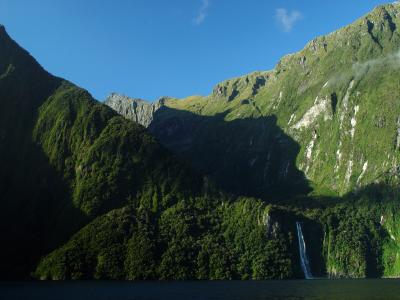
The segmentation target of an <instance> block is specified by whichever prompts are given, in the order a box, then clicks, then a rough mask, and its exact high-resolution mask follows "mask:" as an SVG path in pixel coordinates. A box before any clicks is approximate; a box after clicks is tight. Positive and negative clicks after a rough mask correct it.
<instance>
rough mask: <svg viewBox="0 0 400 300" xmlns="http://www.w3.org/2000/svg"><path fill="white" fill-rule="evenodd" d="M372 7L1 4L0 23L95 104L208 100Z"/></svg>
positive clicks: (223, 1)
mask: <svg viewBox="0 0 400 300" xmlns="http://www.w3.org/2000/svg"><path fill="white" fill-rule="evenodd" d="M383 3H387V1H378V0H362V1H360V0H335V1H321V0H301V1H300V0H297V1H296V0H281V1H278V0H34V1H33V0H32V1H30V0H0V24H3V25H4V26H5V27H6V29H7V32H8V33H9V34H10V35H11V37H12V38H13V39H14V40H16V41H17V42H18V43H19V44H20V45H21V46H22V47H24V48H25V49H26V50H28V51H29V52H30V53H31V54H32V55H33V56H34V57H35V58H36V59H37V60H38V61H39V63H40V64H41V65H42V66H43V67H44V68H45V69H47V70H48V71H49V72H51V73H53V74H54V75H57V76H60V77H63V78H65V79H67V80H69V81H72V82H73V83H75V84H77V85H79V86H81V87H83V88H85V89H87V90H88V91H89V92H90V93H91V94H92V95H93V96H94V97H95V98H96V99H98V100H100V101H102V100H104V99H105V98H106V97H107V96H108V95H109V94H110V93H111V92H117V93H121V94H124V95H127V96H130V97H134V98H142V99H146V100H149V101H154V100H156V99H158V98H159V97H162V96H171V97H177V98H183V97H186V96H190V95H208V94H209V93H210V92H211V91H212V88H213V87H214V85H216V84H217V83H218V82H221V81H223V80H226V79H229V78H232V77H237V76H241V75H244V74H247V73H250V72H253V71H260V70H270V69H272V68H274V66H275V65H276V63H277V62H278V61H279V59H280V58H281V57H282V56H284V55H286V54H289V53H293V52H296V51H299V50H301V49H302V48H303V47H304V45H305V44H306V43H307V42H308V41H310V40H312V39H313V38H315V37H317V36H320V35H323V34H327V33H330V32H332V31H334V30H336V29H339V28H340V27H342V26H345V25H347V24H349V23H351V22H353V21H354V20H356V19H357V18H359V17H361V16H362V15H364V14H366V13H367V12H369V11H370V10H372V9H373V8H374V7H375V6H377V5H379V4H383Z"/></svg>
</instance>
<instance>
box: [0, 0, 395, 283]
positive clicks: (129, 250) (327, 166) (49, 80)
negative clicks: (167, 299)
mask: <svg viewBox="0 0 400 300" xmlns="http://www.w3.org/2000/svg"><path fill="white" fill-rule="evenodd" d="M399 11H400V5H399V4H389V5H385V6H380V7H378V8H377V9H375V10H374V11H373V12H371V13H370V14H368V15H367V16H365V17H363V18H361V19H360V20H358V21H356V22H355V23H354V24H351V25H349V26H348V27H346V28H343V29H341V30H339V31H337V32H335V33H333V34H331V35H328V36H326V37H320V38H318V39H316V40H314V41H312V42H311V43H309V44H308V45H307V46H306V47H305V49H303V50H302V51H301V52H299V53H297V54H293V55H290V56H287V57H285V58H283V59H282V60H281V61H280V62H279V64H278V65H277V66H276V68H275V69H274V70H272V71H268V72H256V73H253V74H249V75H247V76H244V77H241V78H237V79H232V80H228V81H226V82H223V83H221V84H219V85H217V86H216V87H215V89H214V90H213V93H212V94H211V95H210V96H208V97H199V96H196V97H190V98H187V99H182V100H178V99H172V98H168V97H163V98H162V99H160V100H159V101H158V102H156V103H154V104H147V103H146V102H144V101H143V100H139V99H130V98H128V97H125V96H119V95H116V94H114V95H112V96H111V97H110V98H109V99H108V101H107V104H108V105H109V106H112V107H113V108H115V109H117V110H118V111H119V112H120V113H121V114H125V115H126V116H127V117H129V118H131V119H133V120H127V118H124V117H122V116H120V115H119V114H117V112H115V111H114V110H112V109H111V108H110V107H109V106H107V105H105V104H103V103H100V102H97V101H96V100H94V99H93V98H92V96H91V95H90V94H89V93H88V92H87V91H85V90H84V89H81V88H79V87H77V86H75V85H74V84H72V83H70V82H68V81H66V80H64V79H62V78H57V77H55V76H53V75H51V74H49V73H48V72H46V71H45V70H44V69H43V68H42V67H41V66H40V65H39V64H38V63H37V62H36V61H35V59H34V58H33V57H31V56H30V55H29V53H28V52H26V51H25V50H23V49H22V48H21V47H20V46H19V45H18V44H17V43H16V42H14V41H13V40H12V39H11V38H10V37H9V36H8V34H7V33H6V31H5V29H4V27H0V105H1V110H0V206H1V209H0V229H1V232H2V247H0V258H1V261H2V263H1V264H0V277H1V278H2V279H27V278H35V279H128V280H140V279H165V280H171V279H269V278H302V277H304V274H303V272H302V268H301V261H302V260H304V257H305V256H308V259H309V261H310V272H311V273H312V274H313V275H314V276H330V277H355V278H359V277H398V276H400V258H399V256H398V252H399V251H400V243H399V241H400V222H399V221H398V220H399V212H400V207H399V202H398V199H399V196H400V189H399V185H398V167H397V164H398V153H399V152H398V150H399V149H398V147H399V143H398V134H399V130H398V127H399V121H398V118H399V113H398V111H399V109H398V104H397V101H396V100H397V98H398V96H399V91H400V84H399V83H400V81H399V71H400V69H399V68H398V62H399V58H398V55H397V53H398V49H399V45H398V44H399V43H400V40H399V34H398V22H399V20H398V17H397V16H398V15H399ZM138 123H141V124H143V125H145V126H147V128H148V129H146V128H145V127H144V126H142V125H141V124H138ZM153 135H154V136H153ZM241 195H244V196H241ZM300 229H301V230H300ZM299 241H304V243H305V245H306V247H304V244H303V247H299ZM305 248H306V249H307V253H304V249H305Z"/></svg>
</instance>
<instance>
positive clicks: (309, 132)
mask: <svg viewBox="0 0 400 300" xmlns="http://www.w3.org/2000/svg"><path fill="white" fill-rule="evenodd" d="M399 26H400V4H398V3H394V4H388V5H383V6H379V7H377V8H376V9H375V10H373V11H372V12H371V13H369V14H367V15H365V16H364V17H362V18H360V19H359V20H357V21H356V22H354V23H353V24H351V25H349V26H346V27H344V28H342V29H340V30H338V31H336V32H333V33H331V34H329V35H327V36H322V37H318V38H316V39H314V40H313V41H311V42H310V43H308V44H307V45H306V46H305V48H304V49H303V50H302V51H300V52H298V53H295V54H291V55H288V56H285V57H283V58H282V59H281V60H280V62H279V63H278V64H277V66H276V67H275V69H273V70H272V71H268V72H256V73H252V74H249V75H246V76H243V77H240V78H235V79H231V80H227V81H225V82H222V83H220V84H218V85H217V86H216V87H215V88H214V90H213V92H212V94H211V95H210V96H207V97H198V98H196V99H182V100H179V101H175V102H171V103H167V104H166V105H165V107H164V108H163V109H161V110H159V111H158V113H156V114H155V118H154V120H153V122H152V123H151V125H150V127H149V128H150V130H151V131H152V133H153V134H154V135H156V136H157V138H158V139H159V140H160V141H161V142H162V143H163V144H164V145H165V146H167V147H168V148H169V149H170V150H172V151H173V152H175V153H176V154H178V155H179V156H181V157H182V158H184V159H185V160H188V161H190V162H191V163H192V165H193V166H195V167H196V168H197V169H198V170H200V171H202V172H205V173H206V174H208V175H210V176H211V177H212V178H214V179H215V180H216V181H217V182H218V183H219V184H220V185H221V186H223V187H225V188H229V189H233V190H234V191H235V192H238V193H240V194H246V195H252V196H258V197H269V196H270V195H271V191H274V190H279V186H282V185H284V186H287V185H288V184H289V183H293V182H297V186H303V187H304V186H305V185H307V182H308V183H310V184H311V185H312V186H313V188H314V190H316V191H325V192H326V191H329V193H335V194H345V193H347V192H349V191H352V190H354V189H358V188H360V187H362V186H365V185H368V184H370V183H372V182H375V181H387V180H390V181H391V180H397V179H398V178H397V177H398V174H397V173H398V172H397V171H396V170H398V169H399V167H400V156H399V153H398V148H399V146H398V145H399V144H400V143H399V134H398V132H399V130H400V129H399V125H398V124H399V121H398V120H399V118H400V117H399V116H400V102H399V101H398V99H399V98H400V89H399V85H400V56H399V52H398V51H399V49H400V32H399ZM118 112H120V113H122V114H123V115H125V116H126V117H128V118H131V117H130V116H129V115H127V114H126V113H124V111H123V110H118ZM133 119H134V118H133ZM272 119H274V120H275V122H271V120H272ZM189 128H190V129H189ZM274 128H275V129H279V130H275V129H274ZM288 141H289V142H288ZM283 153H291V154H290V155H284V154H283ZM296 172H300V173H302V174H303V177H304V178H301V176H298V174H297V175H296ZM292 190H293V193H295V194H296V193H299V192H304V191H307V189H306V188H305V189H304V188H298V189H297V188H295V189H292Z"/></svg>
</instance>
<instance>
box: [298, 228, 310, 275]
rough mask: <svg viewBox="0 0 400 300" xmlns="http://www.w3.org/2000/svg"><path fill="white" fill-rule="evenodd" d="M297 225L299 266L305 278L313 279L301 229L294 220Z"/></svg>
mask: <svg viewBox="0 0 400 300" xmlns="http://www.w3.org/2000/svg"><path fill="white" fill-rule="evenodd" d="M296 227H297V238H298V240H299V251H300V261H301V268H302V269H303V273H304V277H305V278H306V279H313V276H312V274H311V270H310V263H309V261H308V257H307V253H306V242H305V241H304V237H303V231H302V230H301V224H300V222H296Z"/></svg>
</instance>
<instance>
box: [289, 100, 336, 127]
mask: <svg viewBox="0 0 400 300" xmlns="http://www.w3.org/2000/svg"><path fill="white" fill-rule="evenodd" d="M330 108H331V101H330V99H329V98H328V97H325V98H321V99H320V98H319V97H318V96H317V98H316V99H315V101H314V105H313V106H311V107H310V109H309V110H308V111H307V112H306V113H305V114H304V116H303V117H302V118H301V120H300V121H299V122H297V124H295V125H294V126H293V128H294V129H301V128H303V127H305V128H307V127H309V126H310V125H311V124H312V123H314V122H315V121H316V120H317V118H318V117H319V116H320V115H323V116H324V120H325V121H327V120H329V119H331V118H332V112H331V110H330Z"/></svg>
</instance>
